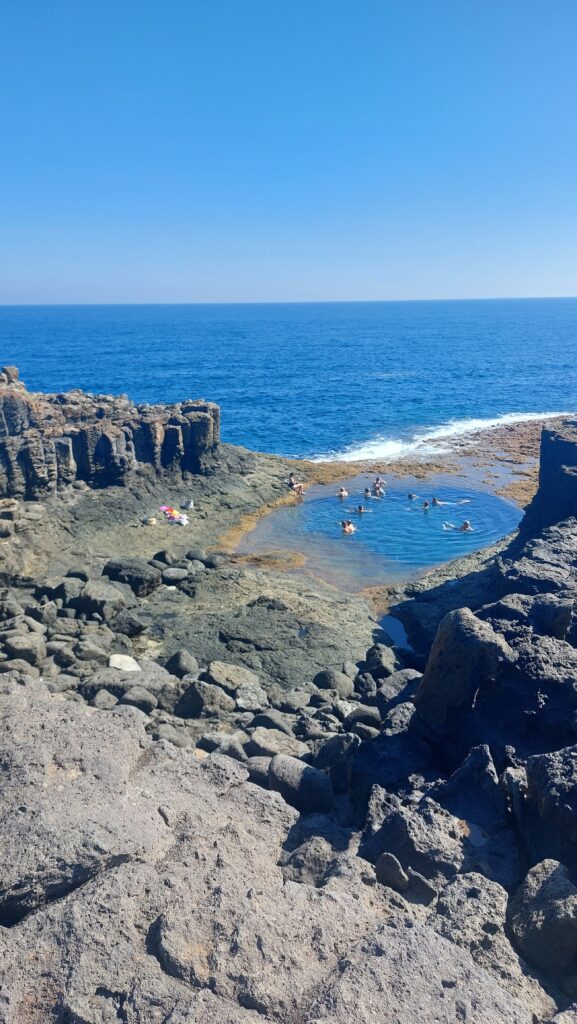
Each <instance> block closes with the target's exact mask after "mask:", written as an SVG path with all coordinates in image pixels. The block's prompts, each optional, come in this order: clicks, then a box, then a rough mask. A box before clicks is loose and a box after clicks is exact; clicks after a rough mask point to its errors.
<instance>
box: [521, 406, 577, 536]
mask: <svg viewBox="0 0 577 1024" xmlns="http://www.w3.org/2000/svg"><path fill="white" fill-rule="evenodd" d="M570 516H577V420H565V421H564V422H563V425H562V426H561V427H556V428H555V429H553V430H551V429H548V428H545V429H544V430H543V431H542V432H541V452H540V460H539V488H538V490H537V493H536V495H535V497H534V498H533V501H532V502H531V504H530V505H529V507H528V508H527V510H526V512H525V516H524V518H523V521H522V523H521V526H520V530H519V535H520V538H526V537H530V536H534V535H535V534H537V533H540V532H541V531H542V530H543V529H544V528H545V527H547V526H552V525H553V524H554V523H559V522H560V521H561V520H563V519H568V518H569V517H570Z"/></svg>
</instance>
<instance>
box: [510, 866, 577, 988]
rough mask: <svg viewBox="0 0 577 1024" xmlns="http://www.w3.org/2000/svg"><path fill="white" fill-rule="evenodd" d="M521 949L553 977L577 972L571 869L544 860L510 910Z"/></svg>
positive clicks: (576, 896) (575, 891) (576, 894)
mask: <svg viewBox="0 0 577 1024" xmlns="http://www.w3.org/2000/svg"><path fill="white" fill-rule="evenodd" d="M509 923H510V927H511V931H512V933H513V936H514V938H515V941H516V942H517V945H518V947H519V949H520V950H521V952H522V953H523V955H524V956H526V957H527V959H528V960H530V961H531V963H533V964H535V965H536V966H537V967H540V968H541V969H542V970H544V971H546V972H547V973H548V974H550V975H551V976H552V977H557V978H558V977H559V976H562V975H563V974H564V973H565V972H567V971H568V970H569V969H574V963H575V958H576V957H577V888H576V887H575V886H574V885H573V883H572V881H571V879H570V877H569V872H568V871H567V868H565V867H564V866H563V864H559V863H558V862H557V861H554V860H544V861H541V863H540V864H536V865H535V867H533V868H531V870H530V871H529V873H528V875H527V877H526V878H525V881H524V882H523V884H522V885H521V886H520V888H519V889H518V890H517V892H516V893H515V895H514V897H513V898H512V900H511V903H510V907H509Z"/></svg>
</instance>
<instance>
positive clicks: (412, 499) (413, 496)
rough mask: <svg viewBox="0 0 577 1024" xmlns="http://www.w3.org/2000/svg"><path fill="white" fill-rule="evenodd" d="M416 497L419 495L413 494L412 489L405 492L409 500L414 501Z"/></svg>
mask: <svg viewBox="0 0 577 1024" xmlns="http://www.w3.org/2000/svg"><path fill="white" fill-rule="evenodd" d="M418 497H419V495H418V494H413V492H412V491H409V493H408V494H407V498H408V499H409V501H414V500H415V498H418Z"/></svg>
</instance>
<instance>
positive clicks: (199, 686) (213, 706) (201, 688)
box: [176, 676, 235, 718]
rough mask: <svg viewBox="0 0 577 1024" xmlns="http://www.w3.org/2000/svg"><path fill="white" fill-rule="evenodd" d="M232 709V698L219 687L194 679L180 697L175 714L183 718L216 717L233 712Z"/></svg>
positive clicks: (233, 706)
mask: <svg viewBox="0 0 577 1024" xmlns="http://www.w3.org/2000/svg"><path fill="white" fill-rule="evenodd" d="M184 679H185V680H186V679H187V677H186V676H185V677H184ZM234 708H235V703H234V700H233V698H232V697H230V696H229V695H228V693H225V691H224V690H222V689H221V688H220V686H213V685H212V684H211V683H204V682H202V680H200V679H195V680H194V682H192V683H191V684H190V686H189V687H188V688H187V689H186V691H185V693H184V694H183V695H182V697H181V699H180V701H179V704H178V706H177V709H176V713H177V714H180V715H181V717H183V718H198V717H199V716H200V715H209V716H215V715H216V716H218V715H221V714H222V713H223V712H226V711H234ZM184 710H186V712H187V713H186V714H184Z"/></svg>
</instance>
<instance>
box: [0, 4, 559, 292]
mask: <svg viewBox="0 0 577 1024" xmlns="http://www.w3.org/2000/svg"><path fill="white" fill-rule="evenodd" d="M576 52H577V3H576V2H575V0H553V2H552V3H548V4H545V3H543V0H357V2H356V3H352V2H351V0H348V2H344V0H331V2H328V0H290V2H288V0H283V2H281V0H168V2H164V3H159V2H158V0H157V2H155V3H152V2H150V0H138V2H135V0H120V2H118V0H116V2H114V3H112V2H110V0H99V2H98V3H96V2H94V0H83V2H82V3H78V0H74V2H72V0H69V2H63V0H52V2H51V3H47V2H46V0H22V3H19V4H18V3H16V0H10V2H9V3H6V4H4V6H3V9H2V14H1V16H0V90H1V92H0V95H1V103H0V133H1V134H0V140H1V150H2V155H1V157H0V302H2V303H45V302H56V303H58V302H217V301H289V300H315V299H319V300H323V299H324V300H331V299H335V300H339V299H402V298H445V297H463V298H464V297H477V296H525V295H527V296H530V295H575V294H577V117H576V111H577V68H576V61H575V54H576Z"/></svg>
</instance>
